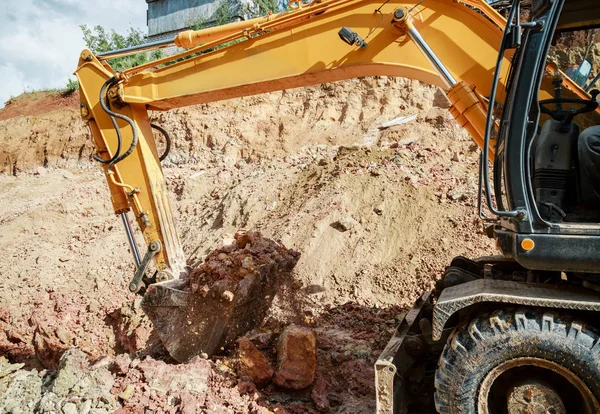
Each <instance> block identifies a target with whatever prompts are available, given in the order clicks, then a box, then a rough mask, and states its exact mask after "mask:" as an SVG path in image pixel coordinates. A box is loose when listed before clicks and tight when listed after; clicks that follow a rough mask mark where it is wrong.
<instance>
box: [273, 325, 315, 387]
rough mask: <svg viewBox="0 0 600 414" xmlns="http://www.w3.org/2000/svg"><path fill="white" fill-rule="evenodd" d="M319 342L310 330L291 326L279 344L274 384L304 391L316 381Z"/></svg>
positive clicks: (282, 335)
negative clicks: (303, 389)
mask: <svg viewBox="0 0 600 414" xmlns="http://www.w3.org/2000/svg"><path fill="white" fill-rule="evenodd" d="M316 367H317V340H316V336H315V334H314V332H313V331H312V330H310V329H308V328H304V327H301V326H296V325H290V326H288V327H287V328H286V329H285V330H284V331H283V333H282V334H281V335H280V336H279V341H278V343H277V373H276V374H275V377H274V379H273V382H274V383H275V384H277V385H279V386H281V387H284V388H291V389H296V390H299V389H302V388H306V387H308V386H309V385H310V384H312V382H313V381H314V379H315V370H316Z"/></svg>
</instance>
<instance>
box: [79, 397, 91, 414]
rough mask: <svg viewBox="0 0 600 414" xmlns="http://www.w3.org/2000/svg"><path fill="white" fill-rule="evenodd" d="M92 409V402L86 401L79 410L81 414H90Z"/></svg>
mask: <svg viewBox="0 0 600 414" xmlns="http://www.w3.org/2000/svg"><path fill="white" fill-rule="evenodd" d="M91 409H92V400H85V401H84V402H83V404H81V408H80V409H79V414H88V413H89V412H90V410H91Z"/></svg>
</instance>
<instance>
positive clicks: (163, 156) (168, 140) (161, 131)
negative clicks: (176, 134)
mask: <svg viewBox="0 0 600 414" xmlns="http://www.w3.org/2000/svg"><path fill="white" fill-rule="evenodd" d="M150 126H151V127H152V128H154V129H156V130H157V131H158V132H160V133H161V134H162V135H163V137H165V143H166V148H165V152H163V155H161V156H160V157H159V158H158V159H159V160H160V161H163V160H164V159H165V158H167V156H168V155H169V152H170V151H171V137H170V136H169V134H168V133H167V131H165V129H164V128H163V127H161V126H160V125H156V124H150Z"/></svg>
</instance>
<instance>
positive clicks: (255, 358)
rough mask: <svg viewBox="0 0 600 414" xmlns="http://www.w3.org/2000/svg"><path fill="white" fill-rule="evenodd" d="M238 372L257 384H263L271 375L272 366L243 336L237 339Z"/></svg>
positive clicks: (266, 382) (267, 381)
mask: <svg viewBox="0 0 600 414" xmlns="http://www.w3.org/2000/svg"><path fill="white" fill-rule="evenodd" d="M238 358H239V362H238V364H239V366H238V373H239V375H240V376H247V377H250V378H251V379H252V381H253V382H254V383H255V384H256V385H257V386H259V387H260V386H264V385H266V384H268V383H269V381H270V380H271V378H272V377H273V368H272V367H271V364H270V363H269V360H268V359H267V357H265V355H264V354H263V353H262V352H260V351H259V350H258V348H256V346H254V344H253V343H252V342H250V340H249V339H248V338H246V337H245V336H243V337H242V338H240V339H239V340H238Z"/></svg>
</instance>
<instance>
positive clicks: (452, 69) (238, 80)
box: [76, 0, 584, 291]
mask: <svg viewBox="0 0 600 414" xmlns="http://www.w3.org/2000/svg"><path fill="white" fill-rule="evenodd" d="M295 5H296V8H295V9H293V10H292V11H289V12H283V13H279V14H273V15H269V16H265V17H261V18H258V19H253V20H249V21H242V22H236V23H232V24H229V25H225V26H220V27H217V28H211V29H205V30H200V31H197V32H191V31H188V32H183V33H181V34H179V35H178V36H177V37H176V38H175V39H174V42H175V43H176V44H177V45H179V46H181V47H186V48H188V49H187V50H186V51H184V52H182V53H180V54H178V55H175V56H170V57H166V58H163V59H160V60H157V61H153V62H149V63H146V64H144V65H141V66H138V67H135V68H131V69H128V70H125V71H123V72H121V73H115V72H114V71H113V70H112V69H111V67H110V66H109V65H108V63H107V59H108V58H110V57H115V56H117V55H118V54H117V53H115V54H108V55H105V56H102V57H98V56H95V55H94V54H93V53H92V52H90V51H89V50H84V51H83V52H82V53H81V56H80V60H79V66H78V68H77V71H76V75H77V77H78V79H79V84H80V94H81V114H82V116H83V118H84V119H85V120H87V121H88V123H89V125H90V129H91V131H92V136H93V139H94V142H95V145H96V147H97V156H98V158H99V159H100V160H101V162H103V165H104V169H105V172H106V176H107V181H108V186H109V189H110V192H111V198H112V203H113V206H114V210H115V212H116V213H117V214H122V216H123V219H124V222H125V224H126V227H127V229H128V234H131V230H130V229H129V224H128V221H127V218H126V215H125V213H126V212H127V211H129V210H133V212H134V214H135V217H136V220H137V223H138V225H139V227H140V228H141V230H142V232H143V234H144V238H145V241H146V245H147V246H148V250H147V252H146V253H145V254H144V255H143V257H141V256H140V255H139V254H137V253H136V262H137V265H138V273H137V274H136V277H135V278H134V280H133V281H132V283H131V285H130V289H131V290H132V291H137V290H139V288H140V286H141V283H140V281H141V276H142V273H143V271H144V270H145V267H146V265H147V263H148V262H149V261H150V260H151V259H153V260H154V262H155V265H156V268H157V270H158V271H159V276H160V277H159V279H161V278H170V277H178V276H180V274H181V273H184V272H185V265H186V262H185V257H184V254H183V250H182V247H181V243H180V241H179V238H178V235H177V230H176V226H175V223H174V220H173V215H172V212H171V206H170V203H169V200H168V197H167V189H166V185H165V180H164V177H163V173H162V170H161V166H160V160H159V158H160V155H159V154H158V153H157V149H156V145H155V142H154V139H153V136H152V127H151V125H150V121H149V119H148V110H170V109H173V108H177V107H182V106H187V105H193V104H199V103H204V102H212V101H217V100H222V99H229V98H234V97H240V96H246V95H253V94H258V93H264V92H270V91H276V90H281V89H288V88H295V87H300V86H307V85H313V84H318V83H323V82H330V81H336V80H342V79H348V78H354V77H362V76H379V75H385V76H400V77H405V78H411V79H417V80H421V81H424V82H427V83H430V84H433V85H437V86H439V87H441V88H443V89H444V90H445V91H446V93H447V96H448V98H449V100H450V103H451V112H452V114H453V115H454V117H455V118H456V119H457V120H458V122H459V123H460V124H461V125H463V126H464V127H465V128H467V130H468V131H469V133H470V134H471V135H472V137H473V139H474V140H475V141H476V142H477V143H478V144H479V145H480V146H481V144H482V142H483V135H484V128H485V120H486V112H487V103H486V102H487V101H486V96H488V95H489V92H490V88H491V83H492V78H493V74H494V71H495V69H496V63H497V59H498V50H499V47H500V42H501V38H502V33H503V30H504V24H505V21H504V19H503V18H502V16H500V15H499V14H498V13H497V12H496V11H495V10H494V9H492V8H491V7H490V6H489V5H488V4H487V3H486V2H485V1H483V0H462V1H456V0H425V1H424V2H418V1H417V0H408V1H403V0H388V1H385V2H383V1H380V0H378V1H373V0H323V1H318V0H315V1H313V2H311V3H309V4H299V5H298V4H297V3H296V4H295ZM223 46H224V47H223ZM219 47H220V48H219ZM510 58H511V56H510V52H508V53H507V55H506V56H504V59H503V60H504V62H503V63H504V64H503V69H502V72H501V76H500V88H499V91H500V93H499V95H498V98H497V101H498V104H502V102H503V99H504V96H503V94H502V91H503V89H504V87H503V85H504V84H505V83H506V82H507V78H508V71H509V67H510V65H509V61H510ZM173 62H175V63H173ZM167 63H169V64H167ZM565 87H566V88H567V89H570V90H571V91H573V93H576V94H578V95H581V96H584V92H583V91H581V90H580V89H579V88H578V87H577V86H576V85H574V84H573V83H571V82H570V81H569V80H568V78H567V79H565ZM552 88H553V86H552V85H551V83H550V82H547V84H544V87H543V89H544V90H545V91H548V93H547V95H548V97H549V96H550V92H551V91H552ZM542 96H543V95H542ZM492 147H493V146H492ZM130 242H132V238H131V236H130ZM132 248H133V249H134V252H135V243H134V242H132Z"/></svg>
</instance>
